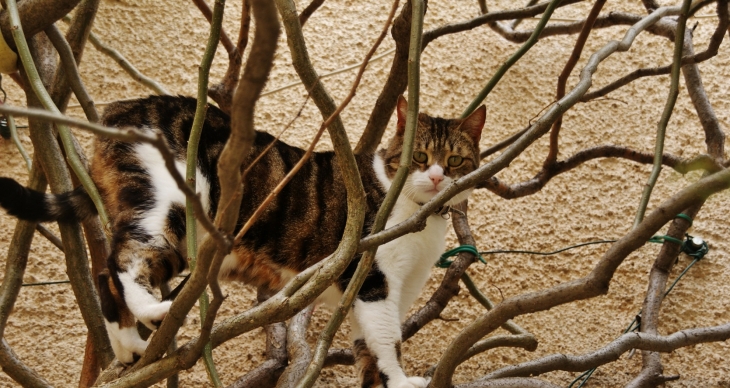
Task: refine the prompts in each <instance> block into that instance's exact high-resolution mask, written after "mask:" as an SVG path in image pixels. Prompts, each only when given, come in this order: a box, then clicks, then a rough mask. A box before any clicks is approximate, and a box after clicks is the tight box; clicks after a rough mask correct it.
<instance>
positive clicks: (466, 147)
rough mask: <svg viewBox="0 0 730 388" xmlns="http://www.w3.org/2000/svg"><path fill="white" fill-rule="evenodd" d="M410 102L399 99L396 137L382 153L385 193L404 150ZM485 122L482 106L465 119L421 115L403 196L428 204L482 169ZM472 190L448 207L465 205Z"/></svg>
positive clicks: (449, 203) (454, 200) (450, 203)
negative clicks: (478, 169)
mask: <svg viewBox="0 0 730 388" xmlns="http://www.w3.org/2000/svg"><path fill="white" fill-rule="evenodd" d="M407 110H408V102H406V99H405V98H403V96H401V97H399V99H398V106H397V108H396V111H397V112H398V126H397V129H396V134H395V136H393V138H392V139H391V140H390V142H389V143H388V146H387V148H385V149H384V150H382V151H381V153H380V156H381V157H382V159H383V164H384V175H385V177H383V178H385V179H383V178H381V181H383V182H382V183H383V185H384V186H385V188H386V189H389V188H390V183H391V181H392V179H393V178H394V176H395V173H396V171H397V170H398V164H399V163H400V156H401V153H402V149H403V136H404V132H405V126H406V112H407ZM485 119H486V107H485V106H484V105H481V106H480V107H479V108H477V109H476V110H475V111H474V112H472V114H471V115H469V117H467V118H465V119H442V118H439V117H431V116H429V115H427V114H424V113H419V114H418V125H417V127H416V134H415V138H414V142H413V158H412V160H411V167H410V171H409V172H410V173H409V175H408V178H407V179H406V183H405V186H404V187H403V191H402V194H401V195H404V196H406V197H408V198H410V199H411V200H413V201H414V202H416V203H426V202H428V201H429V200H431V198H433V197H434V196H436V194H438V193H439V192H441V191H443V190H444V189H445V188H446V187H448V186H449V185H450V184H451V182H453V181H455V180H457V179H459V178H461V177H462V176H464V175H467V174H469V173H470V172H472V171H474V170H476V168H477V167H479V139H480V138H481V135H482V128H483V127H484V121H485ZM470 193H471V189H468V190H465V191H463V192H461V193H459V194H457V195H456V196H454V197H453V198H451V199H450V200H449V201H448V202H447V203H446V204H447V205H455V204H457V203H459V202H462V201H464V200H465V199H466V198H467V197H468V196H469V194H470Z"/></svg>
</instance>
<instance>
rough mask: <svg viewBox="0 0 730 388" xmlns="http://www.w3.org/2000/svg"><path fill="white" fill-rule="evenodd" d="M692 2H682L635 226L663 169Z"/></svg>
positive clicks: (677, 93) (644, 210)
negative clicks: (666, 93) (651, 163)
mask: <svg viewBox="0 0 730 388" xmlns="http://www.w3.org/2000/svg"><path fill="white" fill-rule="evenodd" d="M691 3H692V1H691V0H684V2H683V3H682V12H681V14H680V15H679V19H678V20H677V29H676V33H675V38H674V39H675V41H674V63H673V64H672V75H671V82H670V86H669V96H667V102H666V104H665V105H664V112H662V116H661V119H660V120H659V123H658V124H657V135H656V145H655V149H654V166H653V168H652V170H651V174H650V175H649V179H648V181H647V182H646V186H644V191H643V193H642V194H641V200H640V201H639V208H638V209H637V210H636V217H635V218H634V227H636V226H637V225H639V223H640V222H641V219H642V218H644V213H645V212H646V207H647V206H648V205H649V198H651V192H652V190H653V189H654V185H655V184H656V181H657V179H659V173H660V172H661V171H662V157H663V155H664V139H665V136H666V130H667V125H668V124H669V119H670V118H671V117H672V112H673V111H674V104H675V103H676V102H677V96H678V95H679V72H680V71H681V66H682V51H683V50H684V38H685V36H684V35H685V33H684V31H685V28H686V25H687V14H688V12H689V7H690V4H691Z"/></svg>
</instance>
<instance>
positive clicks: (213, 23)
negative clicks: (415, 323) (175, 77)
mask: <svg viewBox="0 0 730 388" xmlns="http://www.w3.org/2000/svg"><path fill="white" fill-rule="evenodd" d="M193 2H194V3H195V4H196V5H197V6H198V8H200V9H201V10H203V8H205V9H207V10H208V14H206V12H205V11H203V14H206V18H207V19H208V22H209V23H210V36H209V37H208V43H207V44H206V46H205V52H204V53H203V58H202V59H201V64H200V67H199V68H198V94H197V104H196V107H195V116H194V118H193V125H192V128H191V129H190V136H188V147H187V158H186V159H187V160H186V169H185V179H186V182H187V184H188V185H189V186H190V189H191V190H196V187H197V170H198V145H199V143H200V137H201V135H202V132H203V123H204V122H205V118H206V113H207V111H208V97H207V95H208V79H209V78H210V77H209V73H210V66H211V64H212V63H213V58H214V57H215V52H216V50H217V49H218V41H219V40H225V41H228V43H229V44H230V39H228V37H227V36H225V35H224V34H225V33H224V32H223V30H222V28H223V27H222V23H223V10H224V4H225V3H223V2H218V1H217V2H215V6H214V8H215V10H214V11H213V12H212V14H211V12H210V9H209V8H208V6H207V4H206V3H205V2H204V1H202V0H193ZM201 6H202V7H203V8H201ZM224 37H225V39H223V38H224ZM224 43H225V42H224ZM185 228H186V236H185V243H186V245H187V252H188V261H189V264H190V271H191V272H193V271H195V266H196V265H197V259H198V233H197V227H196V217H195V205H194V204H193V201H192V200H191V199H186V202H185ZM220 249H226V247H225V246H224V245H222V246H220ZM198 307H199V310H200V324H201V326H202V325H203V324H204V319H205V317H206V315H207V313H208V307H209V301H208V293H207V291H205V290H203V292H202V294H200V298H198ZM203 362H204V363H205V370H206V371H207V372H208V379H209V380H210V382H211V384H212V385H213V386H214V387H216V388H218V387H221V386H223V383H222V382H221V380H220V377H219V376H218V371H217V370H216V367H215V362H214V360H213V348H212V347H211V345H210V344H209V343H208V344H206V345H205V347H203Z"/></svg>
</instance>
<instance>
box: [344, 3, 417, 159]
mask: <svg viewBox="0 0 730 388" xmlns="http://www.w3.org/2000/svg"><path fill="white" fill-rule="evenodd" d="M411 14H412V12H411V2H410V1H406V3H405V4H403V8H402V9H401V12H400V14H399V15H398V17H397V18H395V20H394V21H393V28H392V29H391V32H390V33H391V35H392V36H393V41H394V42H395V54H393V63H392V64H391V65H390V72H389V73H388V79H386V80H385V85H383V90H381V91H380V94H379V95H378V99H377V100H375V106H374V107H373V110H372V111H371V112H370V118H368V122H367V124H366V125H365V130H364V131H363V134H362V136H361V137H360V140H359V141H358V143H357V146H356V147H355V153H356V154H367V153H370V152H375V150H376V149H377V148H378V145H379V144H380V141H381V139H382V138H383V133H385V128H386V127H387V125H388V121H389V120H390V118H391V117H392V116H393V111H395V105H396V102H397V101H398V96H400V95H402V94H403V92H405V90H406V86H408V48H409V45H410V40H409V36H410V31H411ZM423 45H424V47H425V40H424V43H423Z"/></svg>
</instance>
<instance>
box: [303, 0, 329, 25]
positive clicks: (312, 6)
mask: <svg viewBox="0 0 730 388" xmlns="http://www.w3.org/2000/svg"><path fill="white" fill-rule="evenodd" d="M322 4H324V0H312V2H311V3H309V5H308V6H307V8H304V11H302V13H300V14H299V24H301V25H302V27H304V23H306V22H307V20H309V17H310V16H312V14H314V13H315V12H316V11H317V10H318V9H319V7H321V6H322Z"/></svg>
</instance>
